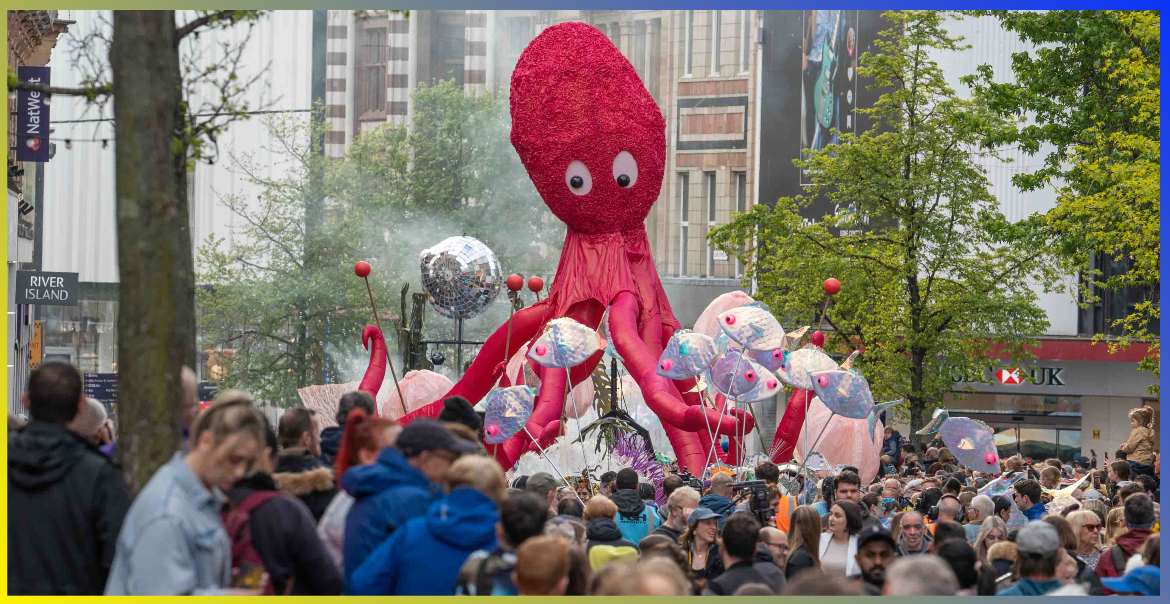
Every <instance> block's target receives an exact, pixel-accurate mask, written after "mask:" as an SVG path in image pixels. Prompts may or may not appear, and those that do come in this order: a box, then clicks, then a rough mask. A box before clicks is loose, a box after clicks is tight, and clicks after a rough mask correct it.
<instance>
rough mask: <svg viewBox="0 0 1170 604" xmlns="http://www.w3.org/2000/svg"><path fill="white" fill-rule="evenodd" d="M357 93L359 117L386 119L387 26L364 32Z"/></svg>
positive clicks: (364, 118) (388, 53) (388, 52)
mask: <svg viewBox="0 0 1170 604" xmlns="http://www.w3.org/2000/svg"><path fill="white" fill-rule="evenodd" d="M359 55H360V56H359V59H358V60H359V62H360V63H361V68H360V70H359V71H358V77H359V78H360V81H359V82H358V87H359V91H358V94H357V103H358V110H357V115H358V117H359V119H363V120H371V119H372V120H384V119H385V117H386V59H387V58H388V57H389V55H390V51H389V48H388V47H387V45H386V28H384V27H380V28H372V29H367V30H365V31H363V32H362V47H361V52H360V53H359Z"/></svg>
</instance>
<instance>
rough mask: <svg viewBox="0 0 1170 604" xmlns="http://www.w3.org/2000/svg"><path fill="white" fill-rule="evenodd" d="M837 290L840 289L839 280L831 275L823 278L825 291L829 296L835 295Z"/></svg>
mask: <svg viewBox="0 0 1170 604" xmlns="http://www.w3.org/2000/svg"><path fill="white" fill-rule="evenodd" d="M839 291H841V282H840V281H838V280H836V279H834V278H832V277H829V278H828V279H825V293H826V294H829V295H830V296H835V295H837V292H839Z"/></svg>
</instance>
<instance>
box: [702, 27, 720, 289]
mask: <svg viewBox="0 0 1170 604" xmlns="http://www.w3.org/2000/svg"><path fill="white" fill-rule="evenodd" d="M716 12H718V11H716ZM715 174H716V173H715V172H707V173H705V174H704V175H703V176H704V178H706V179H707V182H706V185H707V232H708V233H710V232H711V230H712V229H714V228H715V205H716V204H715V192H716V188H715ZM703 245H704V246H706V248H707V271H706V272H705V273H704V275H705V276H707V277H714V276H715V246H713V245H711V244H710V243H707V240H706V237H704V238H703Z"/></svg>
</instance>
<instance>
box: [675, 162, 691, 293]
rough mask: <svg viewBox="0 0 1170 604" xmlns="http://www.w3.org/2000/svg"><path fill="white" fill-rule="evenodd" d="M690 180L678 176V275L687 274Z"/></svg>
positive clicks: (683, 176)
mask: <svg viewBox="0 0 1170 604" xmlns="http://www.w3.org/2000/svg"><path fill="white" fill-rule="evenodd" d="M690 180H691V177H690V175H689V174H679V175H678V190H679V196H680V198H679V232H678V274H679V275H680V276H683V275H686V274H687V226H688V224H689V223H688V218H689V216H690V199H689V196H690Z"/></svg>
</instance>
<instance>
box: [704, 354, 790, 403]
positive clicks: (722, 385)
mask: <svg viewBox="0 0 1170 604" xmlns="http://www.w3.org/2000/svg"><path fill="white" fill-rule="evenodd" d="M772 382H775V383H774V384H772V387H773V389H774V390H778V389H779V387H780V383H779V381H778V380H776V376H774V375H772V372H770V371H768V370H767V369H764V368H763V367H760V366H759V365H757V364H756V363H755V362H754V361H752V360H751V359H749V358H747V357H745V356H744V355H743V353H742V352H740V351H738V350H731V351H728V353H727V354H725V355H723V356H722V357H720V358H719V359H718V360H716V361H715V365H714V366H713V367H712V368H711V384H712V385H713V386H714V387H715V389H716V390H718V391H719V393H720V394H722V395H723V396H726V397H728V398H732V399H736V400H740V397H741V395H744V394H748V393H749V392H752V390H754V389H755V388H756V386H758V385H761V383H763V385H764V386H767V385H768V384H770V383H772ZM773 394H775V392H773ZM755 400H760V399H755ZM742 402H749V401H747V400H743V401H742Z"/></svg>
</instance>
